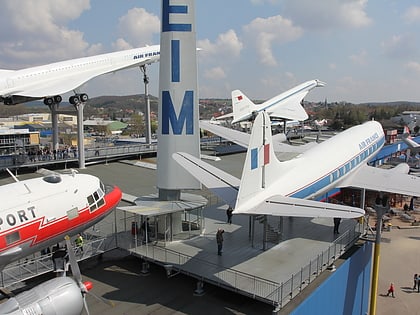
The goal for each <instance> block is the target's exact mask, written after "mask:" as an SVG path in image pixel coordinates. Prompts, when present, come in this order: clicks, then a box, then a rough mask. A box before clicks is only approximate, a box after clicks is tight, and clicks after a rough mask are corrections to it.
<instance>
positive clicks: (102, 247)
mask: <svg viewBox="0 0 420 315" xmlns="http://www.w3.org/2000/svg"><path fill="white" fill-rule="evenodd" d="M112 238H113V237H112ZM113 243H114V242H109V241H107V238H106V237H102V238H98V239H95V240H91V241H88V242H85V243H84V244H83V250H82V248H80V247H79V248H78V247H73V250H74V251H75V255H76V259H77V260H78V261H81V260H85V259H88V258H90V257H92V256H96V255H99V254H101V253H104V252H105V251H107V250H111V249H113ZM114 248H115V247H114ZM53 270H54V264H53V259H52V253H48V254H45V255H33V256H32V257H28V258H25V259H22V260H20V261H18V262H16V263H14V264H10V265H8V266H6V268H4V269H3V271H2V272H1V273H0V285H1V286H2V287H10V286H12V285H15V284H17V283H20V282H22V281H25V280H27V279H30V278H33V277H35V276H38V275H41V274H45V273H47V272H50V271H53Z"/></svg>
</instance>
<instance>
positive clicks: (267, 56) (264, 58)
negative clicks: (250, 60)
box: [244, 15, 303, 66]
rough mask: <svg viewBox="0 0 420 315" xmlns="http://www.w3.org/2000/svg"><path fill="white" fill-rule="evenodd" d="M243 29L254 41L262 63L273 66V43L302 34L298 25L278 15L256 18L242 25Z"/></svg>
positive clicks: (274, 62) (295, 38) (289, 40)
mask: <svg viewBox="0 0 420 315" xmlns="http://www.w3.org/2000/svg"><path fill="white" fill-rule="evenodd" d="M244 31H245V33H246V34H247V36H249V37H250V38H252V41H253V42H254V43H255V47H256V49H257V53H258V55H259V59H260V61H261V63H262V64H265V65H267V66H275V65H276V64H277V61H276V59H275V57H274V55H273V52H272V46H273V45H274V44H284V43H287V42H291V41H295V40H297V39H298V38H299V37H301V36H302V34H303V31H302V29H301V28H300V27H297V26H294V25H293V23H292V21H291V20H289V19H285V18H283V17H282V16H280V15H277V16H272V17H269V18H256V19H254V20H253V21H251V23H250V24H248V25H246V26H244Z"/></svg>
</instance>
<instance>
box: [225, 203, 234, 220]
mask: <svg viewBox="0 0 420 315" xmlns="http://www.w3.org/2000/svg"><path fill="white" fill-rule="evenodd" d="M226 215H227V223H229V224H232V216H233V209H232V207H231V206H229V207H228V208H227V210H226Z"/></svg>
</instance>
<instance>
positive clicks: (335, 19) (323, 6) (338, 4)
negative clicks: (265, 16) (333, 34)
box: [282, 0, 372, 31]
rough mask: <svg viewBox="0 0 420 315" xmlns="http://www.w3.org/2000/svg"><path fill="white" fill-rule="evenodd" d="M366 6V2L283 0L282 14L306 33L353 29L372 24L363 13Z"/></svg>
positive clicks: (347, 0) (356, 0) (361, 0)
mask: <svg viewBox="0 0 420 315" xmlns="http://www.w3.org/2000/svg"><path fill="white" fill-rule="evenodd" d="M366 4H367V0H346V1H342V0H323V1H313V0H299V1H295V0H285V2H284V5H283V7H282V12H283V15H284V16H287V17H288V18H290V19H292V20H293V22H294V23H295V24H296V25H300V26H302V27H303V28H304V29H305V30H308V31H309V30H335V29H337V28H350V29H353V28H361V27H366V26H369V25H370V24H371V23H372V20H371V19H370V18H369V17H368V15H367V13H366V11H365V9H366Z"/></svg>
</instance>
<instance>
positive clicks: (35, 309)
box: [0, 170, 122, 315]
mask: <svg viewBox="0 0 420 315" xmlns="http://www.w3.org/2000/svg"><path fill="white" fill-rule="evenodd" d="M9 173H10V172H9ZM10 174H11V175H12V177H13V178H14V179H15V182H14V183H11V184H7V185H3V186H0V200H2V203H1V207H0V270H2V269H3V268H4V267H5V266H6V265H7V264H9V263H11V262H13V261H15V260H17V259H20V258H23V257H26V256H28V255H31V254H33V253H35V252H37V251H40V250H41V249H45V248H46V247H49V246H52V245H54V244H57V243H59V242H61V241H62V240H63V239H64V238H65V237H66V236H68V235H70V236H73V235H75V234H77V233H80V232H82V231H84V230H86V229H87V228H89V227H90V226H92V225H94V224H95V223H97V222H98V221H100V220H101V219H102V218H104V217H105V216H106V215H107V214H109V213H110V211H111V210H112V209H114V208H115V207H116V206H117V205H118V203H119V202H120V200H121V197H122V192H121V190H120V189H119V188H118V187H110V186H105V185H104V184H103V183H102V182H101V181H100V179H99V178H97V177H95V176H92V175H87V174H79V173H77V172H76V171H74V170H72V171H71V172H70V173H68V174H58V173H50V174H48V175H46V176H43V177H38V178H32V179H27V180H22V181H19V180H18V179H17V178H16V177H15V176H13V174H12V173H10ZM67 239H68V237H67ZM67 248H68V249H71V245H70V242H69V240H67ZM68 255H69V258H70V263H71V268H72V273H73V276H74V277H75V280H73V279H72V278H70V277H57V278H55V279H51V280H49V281H46V282H44V283H42V284H40V285H38V286H37V287H35V288H33V289H31V290H28V291H25V292H23V293H21V294H18V295H17V296H15V297H12V298H10V299H9V300H7V301H6V302H5V303H2V304H0V314H13V315H18V314H34V315H35V314H43V315H55V314H68V315H72V314H80V313H81V311H82V308H83V304H84V296H85V293H86V292H87V291H88V290H89V289H90V288H91V284H89V283H82V281H81V276H80V271H79V268H78V266H77V263H76V259H75V257H74V253H73V251H72V250H68ZM86 309H87V308H86Z"/></svg>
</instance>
